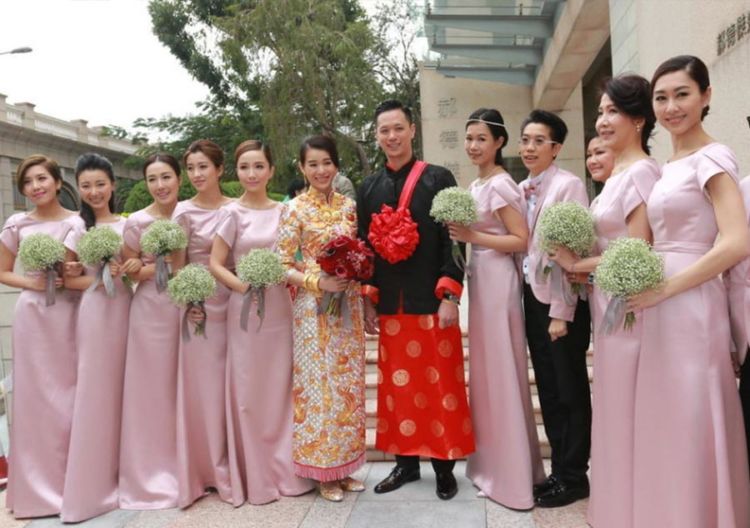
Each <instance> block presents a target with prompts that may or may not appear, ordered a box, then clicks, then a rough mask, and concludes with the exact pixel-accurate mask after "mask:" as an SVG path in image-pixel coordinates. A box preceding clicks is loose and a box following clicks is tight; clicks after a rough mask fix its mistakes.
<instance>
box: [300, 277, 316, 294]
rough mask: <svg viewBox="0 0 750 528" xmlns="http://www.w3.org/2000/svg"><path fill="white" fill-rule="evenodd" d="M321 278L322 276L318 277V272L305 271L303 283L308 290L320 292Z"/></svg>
mask: <svg viewBox="0 0 750 528" xmlns="http://www.w3.org/2000/svg"><path fill="white" fill-rule="evenodd" d="M319 280H320V277H318V275H317V274H312V273H305V278H304V281H303V285H304V287H305V289H306V290H308V291H311V292H313V293H320V285H319V284H318V281H319Z"/></svg>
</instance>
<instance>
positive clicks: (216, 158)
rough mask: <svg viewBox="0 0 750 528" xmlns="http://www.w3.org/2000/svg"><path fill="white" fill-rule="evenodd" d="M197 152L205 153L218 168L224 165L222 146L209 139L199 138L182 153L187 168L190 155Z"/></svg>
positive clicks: (183, 162)
mask: <svg viewBox="0 0 750 528" xmlns="http://www.w3.org/2000/svg"><path fill="white" fill-rule="evenodd" d="M196 152H200V153H202V154H204V155H205V156H206V157H207V158H208V159H210V160H211V163H213V164H214V167H216V168H217V169H218V168H219V167H223V166H224V151H223V150H221V147H220V146H219V145H217V144H216V143H214V142H213V141H211V140H209V139H199V140H197V141H193V142H192V143H190V146H189V147H188V148H187V150H186V151H185V153H184V154H183V155H182V164H183V165H184V166H185V168H187V159H188V156H190V154H195V153H196Z"/></svg>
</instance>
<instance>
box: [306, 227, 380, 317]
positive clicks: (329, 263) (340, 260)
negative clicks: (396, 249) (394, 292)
mask: <svg viewBox="0 0 750 528" xmlns="http://www.w3.org/2000/svg"><path fill="white" fill-rule="evenodd" d="M374 259H375V255H374V254H373V252H372V251H370V248H368V247H367V245H366V244H365V243H364V242H363V241H362V240H359V239H356V238H351V237H348V236H344V235H342V236H339V237H336V238H334V239H333V240H331V241H330V242H328V243H327V244H326V245H325V246H323V249H322V250H321V252H320V255H319V256H318V258H317V262H318V264H319V265H320V269H321V270H322V271H323V273H327V274H328V275H331V276H332V277H338V278H340V279H349V280H357V281H363V280H367V279H369V278H370V277H372V274H373V272H374V271H375V265H374ZM343 296H344V292H338V293H331V292H326V293H325V295H324V296H323V302H322V303H321V309H320V311H319V313H327V314H329V315H341V308H342V303H341V300H342V298H343ZM345 306H346V304H344V307H345Z"/></svg>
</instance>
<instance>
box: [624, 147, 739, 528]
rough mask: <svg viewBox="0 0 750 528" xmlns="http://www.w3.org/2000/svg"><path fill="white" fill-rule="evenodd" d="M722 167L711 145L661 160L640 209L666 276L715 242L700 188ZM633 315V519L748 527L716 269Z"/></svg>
mask: <svg viewBox="0 0 750 528" xmlns="http://www.w3.org/2000/svg"><path fill="white" fill-rule="evenodd" d="M719 173H726V174H729V176H730V177H731V178H732V179H734V180H735V181H736V179H737V163H736V161H735V157H734V154H733V153H732V152H731V151H730V150H729V149H728V148H727V147H726V146H724V145H721V144H718V143H712V144H710V145H707V146H705V147H703V148H701V149H700V150H698V151H696V152H695V153H693V154H691V155H690V156H687V157H685V158H682V159H679V160H677V161H673V162H670V163H667V164H666V165H664V166H663V168H662V176H661V179H660V180H659V181H658V182H657V183H656V185H655V186H654V189H653V191H652V193H651V196H650V197H649V199H648V204H647V207H648V218H649V223H650V224H651V229H652V230H653V233H654V248H655V249H656V251H658V252H659V253H660V254H661V255H663V256H664V266H665V273H666V275H667V277H671V276H673V275H675V274H677V273H679V272H680V271H682V270H684V269H685V268H686V267H688V266H690V265H691V264H693V263H694V262H695V261H697V260H698V259H699V258H701V257H702V256H703V255H704V254H706V253H707V252H708V251H709V250H710V249H711V247H712V246H713V244H714V241H715V239H716V236H717V234H718V227H717V224H716V216H715V214H714V210H713V207H712V205H711V202H710V201H709V198H708V196H707V195H706V192H705V189H706V184H707V182H708V181H709V180H710V179H711V178H712V177H713V176H715V175H716V174H719ZM636 315H637V316H638V317H642V319H643V323H642V324H643V339H642V343H641V354H640V357H639V360H638V372H637V376H636V391H635V427H634V431H635V438H634V472H633V490H634V497H633V525H634V526H636V527H641V526H649V527H650V526H654V527H656V526H658V527H667V526H669V527H672V526H675V527H680V528H707V527H711V528H745V527H747V526H750V511H749V510H750V477H749V476H748V465H747V464H748V462H747V452H746V446H745V430H744V427H743V420H742V411H741V409H740V400H739V395H738V392H737V382H736V379H735V376H734V372H733V368H732V364H731V360H730V334H729V314H728V307H727V295H726V291H725V289H724V285H723V284H722V282H721V280H720V278H719V277H718V276H717V277H715V278H712V279H709V280H708V281H706V282H704V283H703V284H701V285H699V286H696V287H695V288H692V289H690V290H687V291H685V292H683V293H681V294H679V295H676V296H674V297H672V298H670V299H667V300H665V301H662V302H661V303H659V304H657V305H656V306H653V307H652V308H649V309H647V310H644V311H643V313H642V314H636Z"/></svg>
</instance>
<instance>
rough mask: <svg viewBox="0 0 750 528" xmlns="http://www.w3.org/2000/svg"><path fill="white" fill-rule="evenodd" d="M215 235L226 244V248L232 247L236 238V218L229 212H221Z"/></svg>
mask: <svg viewBox="0 0 750 528" xmlns="http://www.w3.org/2000/svg"><path fill="white" fill-rule="evenodd" d="M216 235H217V236H218V237H219V238H221V239H222V240H223V241H224V242H226V243H227V246H229V247H233V246H234V241H235V239H236V237H237V218H236V217H235V215H233V214H232V211H231V210H224V211H222V216H221V218H219V222H218V226H217V227H216Z"/></svg>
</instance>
